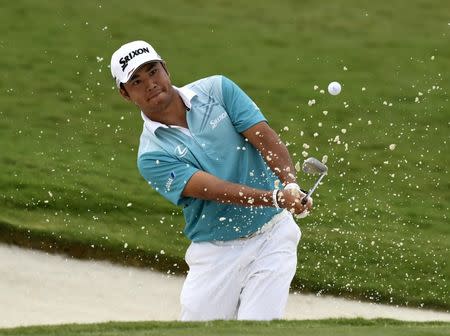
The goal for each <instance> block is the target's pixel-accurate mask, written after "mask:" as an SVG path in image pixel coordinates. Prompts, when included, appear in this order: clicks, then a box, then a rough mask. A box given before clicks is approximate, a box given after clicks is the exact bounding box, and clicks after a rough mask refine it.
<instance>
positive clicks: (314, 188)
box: [302, 174, 325, 205]
mask: <svg viewBox="0 0 450 336" xmlns="http://www.w3.org/2000/svg"><path fill="white" fill-rule="evenodd" d="M324 176H325V174H321V175H320V176H319V178H318V179H317V181H316V183H315V184H314V185H313V187H312V188H311V189H309V191H308V193H307V194H306V195H305V197H303V199H302V204H303V205H304V204H306V202H308V197H310V196H311V195H312V193H313V192H314V190H316V188H317V186H318V185H319V183H320V181H322V179H323V177H324Z"/></svg>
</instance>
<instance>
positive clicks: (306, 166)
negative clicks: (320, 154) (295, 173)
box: [302, 157, 328, 205]
mask: <svg viewBox="0 0 450 336" xmlns="http://www.w3.org/2000/svg"><path fill="white" fill-rule="evenodd" d="M302 170H303V171H304V172H305V173H306V174H313V175H315V174H320V176H319V178H318V180H317V181H316V183H315V184H314V186H313V187H312V188H311V189H309V191H308V193H307V194H306V195H305V197H303V199H302V204H303V205H304V204H306V202H308V197H310V196H311V195H312V193H313V192H314V190H316V188H317V186H318V185H319V183H320V181H322V179H323V177H324V176H325V175H326V174H327V173H328V167H327V166H325V165H324V164H323V163H322V162H320V161H319V160H317V159H316V158H313V157H310V158H307V159H306V160H305V161H304V162H303V166H302Z"/></svg>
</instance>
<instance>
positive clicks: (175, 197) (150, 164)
mask: <svg viewBox="0 0 450 336" xmlns="http://www.w3.org/2000/svg"><path fill="white" fill-rule="evenodd" d="M138 168H139V172H140V173H141V175H142V177H143V178H144V179H145V180H146V181H147V182H148V183H149V184H150V186H151V187H152V188H153V189H155V190H156V191H157V192H158V193H160V194H161V195H162V196H164V197H165V198H166V199H167V200H169V201H170V202H172V203H173V204H175V205H187V201H188V199H189V198H187V197H183V196H182V195H181V194H182V193H183V190H184V188H185V186H186V184H187V183H188V181H189V180H190V178H191V177H192V175H194V174H195V173H196V172H197V171H198V168H196V167H194V166H192V165H190V164H187V163H185V162H181V161H179V160H177V159H176V158H173V157H170V156H169V155H167V154H165V153H163V152H157V153H154V152H152V153H144V154H142V155H141V156H139V158H138Z"/></svg>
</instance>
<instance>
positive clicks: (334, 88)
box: [328, 82, 342, 96]
mask: <svg viewBox="0 0 450 336" xmlns="http://www.w3.org/2000/svg"><path fill="white" fill-rule="evenodd" d="M341 89H342V88H341V84H339V83H338V82H331V83H330V84H328V92H329V93H330V94H331V95H333V96H336V95H338V94H339V93H341Z"/></svg>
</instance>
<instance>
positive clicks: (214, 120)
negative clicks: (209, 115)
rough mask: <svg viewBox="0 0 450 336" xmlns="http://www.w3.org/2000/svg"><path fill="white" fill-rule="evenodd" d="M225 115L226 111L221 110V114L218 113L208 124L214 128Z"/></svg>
mask: <svg viewBox="0 0 450 336" xmlns="http://www.w3.org/2000/svg"><path fill="white" fill-rule="evenodd" d="M226 117H227V113H226V112H223V113H222V114H221V115H219V116H218V117H217V118H215V119H213V120H211V121H210V122H209V124H210V125H211V127H212V129H214V128H216V127H217V125H219V123H220V122H221V121H222V120H224V119H225V118H226Z"/></svg>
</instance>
